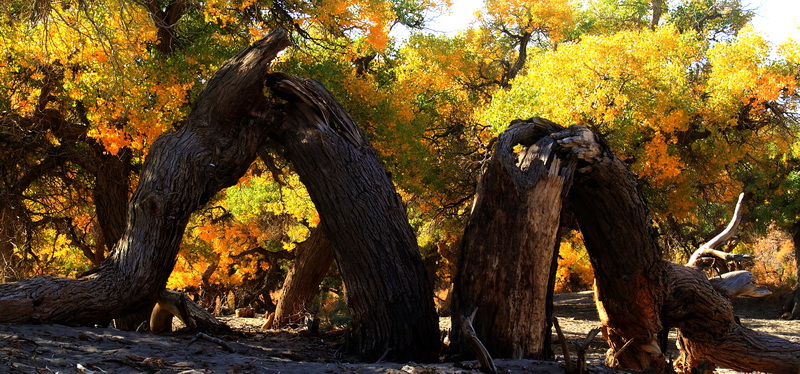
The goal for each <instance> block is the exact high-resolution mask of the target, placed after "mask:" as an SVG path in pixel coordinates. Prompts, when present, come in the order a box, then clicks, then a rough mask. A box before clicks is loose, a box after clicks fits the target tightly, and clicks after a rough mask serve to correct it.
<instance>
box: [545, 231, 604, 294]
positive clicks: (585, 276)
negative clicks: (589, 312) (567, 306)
mask: <svg viewBox="0 0 800 374" xmlns="http://www.w3.org/2000/svg"><path fill="white" fill-rule="evenodd" d="M558 253H559V254H558V257H559V259H558V270H557V272H556V284H555V292H577V291H584V290H588V289H591V287H592V282H593V281H594V270H592V265H591V263H590V262H589V254H588V253H587V252H586V248H585V247H584V246H583V236H582V235H581V234H580V232H577V231H575V232H572V233H571V234H570V235H568V236H567V237H566V238H565V239H564V240H562V242H561V246H560V247H559V252H558Z"/></svg>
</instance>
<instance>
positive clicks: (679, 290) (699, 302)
mask: <svg viewBox="0 0 800 374" xmlns="http://www.w3.org/2000/svg"><path fill="white" fill-rule="evenodd" d="M671 270H672V271H671V277H670V284H669V290H670V297H669V299H668V303H667V304H666V305H665V308H664V310H665V316H664V317H665V319H667V320H668V321H669V324H670V325H672V326H675V327H677V328H678V344H679V348H680V350H681V354H680V357H679V358H678V359H677V360H676V362H675V368H676V369H677V370H678V372H681V373H695V372H697V373H703V372H705V373H712V372H713V370H714V368H715V367H716V366H719V367H724V368H728V369H733V370H738V371H744V372H753V371H758V372H768V373H782V374H792V373H800V344H797V343H792V342H790V341H788V340H786V339H782V338H779V337H775V336H770V335H767V334H764V333H760V332H757V331H753V330H750V329H748V328H745V327H743V326H742V325H740V324H739V323H738V322H737V321H736V317H735V316H734V314H733V305H732V304H731V302H730V300H729V299H728V297H727V296H725V295H723V294H720V293H719V292H717V291H716V290H715V289H714V287H713V286H712V285H711V283H709V282H708V280H707V279H706V276H705V274H704V273H703V272H702V271H700V270H698V269H695V268H690V267H686V266H681V265H677V264H672V269H671Z"/></svg>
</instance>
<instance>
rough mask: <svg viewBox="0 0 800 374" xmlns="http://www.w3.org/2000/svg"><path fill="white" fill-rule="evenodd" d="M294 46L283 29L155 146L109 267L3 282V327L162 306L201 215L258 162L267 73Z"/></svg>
mask: <svg viewBox="0 0 800 374" xmlns="http://www.w3.org/2000/svg"><path fill="white" fill-rule="evenodd" d="M288 45H289V41H288V38H287V37H286V34H285V32H284V31H282V30H281V31H276V32H273V33H271V34H270V35H269V36H267V37H266V38H264V39H262V40H261V41H259V42H256V43H255V44H253V45H252V46H251V47H249V48H247V49H245V50H244V51H243V52H241V53H240V54H239V55H237V56H235V57H233V58H231V59H230V60H228V61H226V62H225V64H223V66H222V67H221V68H220V69H219V70H218V71H217V73H216V74H215V75H214V76H213V77H212V78H211V79H210V80H209V82H208V84H207V86H206V87H205V89H204V90H203V92H202V93H201V94H200V96H199V97H198V99H197V101H196V102H195V103H194V106H193V108H192V112H191V114H190V115H189V117H188V118H187V119H186V120H185V123H184V124H183V126H182V127H181V128H180V129H179V130H177V131H176V132H174V133H170V134H166V135H163V136H161V137H159V138H158V140H156V142H154V144H153V146H152V147H151V150H150V153H149V155H148V157H147V160H146V162H145V165H144V169H143V171H142V174H141V176H140V180H139V186H138V188H137V190H136V192H135V193H134V195H133V198H132V200H131V203H130V206H129V211H128V222H127V227H126V230H125V234H124V235H123V236H122V238H121V240H120V241H119V242H118V243H117V246H116V250H115V251H114V253H113V254H112V256H110V257H109V258H108V259H107V262H106V263H105V264H104V265H102V266H101V267H99V268H98V269H97V271H96V272H94V273H92V274H90V275H87V276H84V277H82V278H80V279H64V278H52V277H36V278H31V279H27V280H24V281H20V282H16V283H9V284H2V285H0V300H2V301H0V310H1V311H2V312H1V313H0V322H48V323H64V324H94V323H105V322H107V321H108V320H110V319H112V318H114V317H118V316H122V315H125V314H127V313H129V312H130V311H133V310H137V309H140V308H141V307H143V306H146V305H147V304H148V303H152V302H153V301H155V300H156V298H157V297H158V295H159V294H160V292H161V291H162V290H163V289H164V286H165V284H166V281H167V278H168V277H169V274H170V272H171V271H172V268H173V266H174V264H175V258H176V255H177V251H178V244H179V243H180V240H181V236H182V234H183V231H184V229H185V227H186V223H187V221H188V219H189V215H190V214H191V212H192V211H194V210H195V209H197V208H198V207H199V206H200V205H202V204H204V203H206V202H207V201H208V199H210V198H211V197H212V196H213V195H214V194H215V193H216V192H217V191H219V190H220V189H222V188H224V187H227V186H230V185H232V184H234V183H236V182H237V181H238V179H239V178H240V177H241V176H242V175H243V174H244V172H245V171H246V170H247V168H248V167H249V165H250V164H251V163H252V161H253V160H254V159H255V157H256V151H257V150H258V149H259V147H260V146H261V145H262V140H263V139H264V138H265V136H266V128H265V127H264V126H261V125H260V124H261V123H263V122H264V121H265V120H267V119H269V117H270V115H271V114H270V112H269V108H270V106H269V104H268V103H267V101H266V98H265V97H264V95H263V94H262V92H263V90H264V85H263V78H264V73H265V71H266V69H267V67H268V66H269V63H270V62H271V61H272V59H273V58H274V57H275V56H276V55H277V53H278V52H279V51H281V50H282V49H283V48H285V47H287V46H288ZM256 109H258V111H256ZM256 116H257V117H259V120H258V121H256V120H254V118H255V117H256Z"/></svg>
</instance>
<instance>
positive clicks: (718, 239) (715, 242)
mask: <svg viewBox="0 0 800 374" xmlns="http://www.w3.org/2000/svg"><path fill="white" fill-rule="evenodd" d="M743 199H744V192H743V193H741V194H739V201H738V202H737V203H736V208H735V209H734V211H733V217H731V221H730V223H728V226H727V227H725V230H722V232H721V233H719V234H718V235H717V236H715V237H714V238H712V239H711V240H709V241H707V242H706V243H704V244H703V245H701V246H700V248H697V250H696V251H694V253H693V254H692V257H690V258H689V262H688V263H686V266H691V267H698V265H699V259H700V258H701V257H717V258H720V259H723V260H726V261H730V260H734V259H735V258H734V256H736V255H735V254H731V253H727V252H723V251H718V250H716V248H717V247H719V246H720V245H721V244H722V243H725V242H727V241H728V239H730V238H731V237H732V236H733V235H734V234H736V229H737V228H738V227H739V222H740V221H741V220H742V200H743ZM740 256H741V255H740Z"/></svg>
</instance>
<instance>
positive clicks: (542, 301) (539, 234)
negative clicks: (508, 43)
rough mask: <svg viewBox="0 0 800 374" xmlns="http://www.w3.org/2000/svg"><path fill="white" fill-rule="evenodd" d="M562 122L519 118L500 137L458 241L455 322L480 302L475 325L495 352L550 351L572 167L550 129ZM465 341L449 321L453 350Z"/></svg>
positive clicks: (528, 354) (530, 354)
mask: <svg viewBox="0 0 800 374" xmlns="http://www.w3.org/2000/svg"><path fill="white" fill-rule="evenodd" d="M560 129H561V128H560V127H559V126H557V125H556V124H554V123H552V122H550V121H546V120H543V119H534V120H531V121H530V122H522V121H520V122H516V123H514V124H513V125H512V126H511V127H510V128H509V129H508V130H506V131H505V132H504V133H503V134H502V135H501V136H500V137H499V138H498V140H497V143H496V145H495V148H494V153H493V155H492V158H491V159H490V161H489V164H488V166H487V169H486V171H485V173H484V174H483V176H482V177H481V181H480V184H479V186H478V190H477V192H476V196H475V202H474V205H473V208H472V214H471V215H470V219H469V223H468V225H467V228H466V231H465V233H464V237H463V239H462V242H461V243H462V244H461V250H460V256H459V260H458V264H457V270H456V275H455V281H454V289H453V293H454V298H453V309H452V312H453V313H452V320H453V321H452V326H460V325H461V323H462V322H461V320H462V317H469V316H470V315H472V313H473V312H474V311H475V310H476V309H477V312H476V313H475V318H474V320H473V321H472V323H473V326H474V329H475V333H476V335H477V337H478V339H480V341H481V342H482V343H483V345H484V346H485V347H486V349H487V350H488V351H489V353H490V354H491V355H492V356H493V357H503V358H539V359H541V358H547V357H549V356H551V355H552V352H551V351H550V347H549V345H548V344H546V343H548V342H549V339H547V337H548V336H549V334H550V326H549V320H548V318H547V317H548V311H549V308H548V300H550V302H552V297H550V296H551V294H552V289H550V288H549V284H550V278H551V276H550V275H551V271H552V264H553V259H554V258H555V256H556V251H557V241H558V235H557V234H558V227H559V222H560V218H561V206H562V203H561V202H562V200H563V198H564V197H565V195H566V191H567V190H568V189H569V185H570V182H571V176H572V173H573V168H574V162H573V161H562V160H561V159H559V158H558V157H557V155H556V151H557V145H556V143H555V141H554V140H553V139H552V138H550V137H547V136H546V135H548V134H550V133H553V132H556V131H558V130H560ZM520 145H521V146H522V147H523V148H524V149H523V150H522V151H521V152H519V154H515V153H514V149H515V147H517V146H520ZM467 341H468V338H467V337H465V336H463V335H462V332H461V329H459V328H453V329H452V331H451V342H452V345H451V346H452V347H454V348H455V349H454V350H455V351H457V352H465V351H467V350H468V349H469V348H468V346H467Z"/></svg>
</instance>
